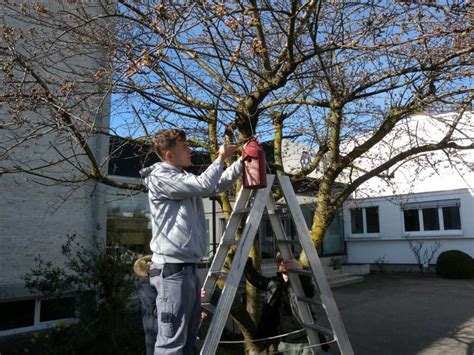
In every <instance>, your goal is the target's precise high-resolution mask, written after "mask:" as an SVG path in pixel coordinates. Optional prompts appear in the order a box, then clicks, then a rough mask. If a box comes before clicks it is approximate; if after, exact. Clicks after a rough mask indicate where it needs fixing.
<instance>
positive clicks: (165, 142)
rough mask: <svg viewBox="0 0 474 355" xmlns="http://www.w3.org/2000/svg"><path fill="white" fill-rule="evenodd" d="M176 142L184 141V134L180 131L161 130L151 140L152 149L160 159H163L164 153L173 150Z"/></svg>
mask: <svg viewBox="0 0 474 355" xmlns="http://www.w3.org/2000/svg"><path fill="white" fill-rule="evenodd" d="M178 141H183V142H185V141H186V133H185V132H184V131H183V130H181V129H162V130H161V131H158V133H156V134H155V135H154V136H153V138H152V139H151V143H152V145H153V149H154V150H155V152H156V154H158V156H159V157H160V158H162V159H164V152H165V151H166V150H168V149H171V148H173V147H174V146H175V145H176V142H178Z"/></svg>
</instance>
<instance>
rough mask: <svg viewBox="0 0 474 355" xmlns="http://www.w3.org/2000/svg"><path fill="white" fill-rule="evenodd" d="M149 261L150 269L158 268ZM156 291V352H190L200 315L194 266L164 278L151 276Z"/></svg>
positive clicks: (197, 282)
mask: <svg viewBox="0 0 474 355" xmlns="http://www.w3.org/2000/svg"><path fill="white" fill-rule="evenodd" d="M159 267H160V266H159V265H156V264H152V266H151V268H152V269H153V268H159ZM150 284H151V285H152V286H154V287H155V289H156V291H157V297H156V310H157V317H158V334H157V336H156V343H155V355H161V354H176V355H188V354H192V351H193V350H192V349H193V346H194V343H195V341H196V337H197V331H198V328H199V322H200V315H201V299H200V288H201V285H200V282H199V278H198V276H197V273H196V266H195V265H188V266H185V267H184V269H183V270H181V271H179V272H177V273H175V274H173V275H170V276H167V277H166V278H163V273H161V274H160V275H159V276H153V277H151V278H150Z"/></svg>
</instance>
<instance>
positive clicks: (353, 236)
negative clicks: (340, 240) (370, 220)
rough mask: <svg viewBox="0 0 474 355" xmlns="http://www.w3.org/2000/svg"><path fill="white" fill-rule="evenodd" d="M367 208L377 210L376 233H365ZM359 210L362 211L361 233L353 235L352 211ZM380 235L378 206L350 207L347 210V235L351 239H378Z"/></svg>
mask: <svg viewBox="0 0 474 355" xmlns="http://www.w3.org/2000/svg"><path fill="white" fill-rule="evenodd" d="M367 208H377V219H378V225H379V231H378V232H368V231H367V229H368V228H367V227H368V225H367ZM356 209H361V210H362V233H354V232H352V210H356ZM380 233H381V225H380V206H379V205H373V206H358V207H355V206H354V207H351V208H349V235H350V237H352V238H360V237H370V238H376V237H380Z"/></svg>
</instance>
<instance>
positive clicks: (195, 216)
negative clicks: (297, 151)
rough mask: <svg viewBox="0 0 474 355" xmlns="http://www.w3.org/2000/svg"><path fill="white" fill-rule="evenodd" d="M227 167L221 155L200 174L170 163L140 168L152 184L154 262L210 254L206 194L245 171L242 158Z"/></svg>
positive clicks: (148, 184) (191, 259) (227, 185)
mask: <svg viewBox="0 0 474 355" xmlns="http://www.w3.org/2000/svg"><path fill="white" fill-rule="evenodd" d="M223 169H224V162H223V161H222V159H220V158H217V159H216V160H215V161H214V162H213V163H212V164H211V165H210V166H209V167H208V168H207V169H206V171H204V172H203V173H202V174H201V175H199V176H196V175H194V174H191V173H188V172H186V171H184V170H183V171H182V170H179V169H177V168H175V167H174V166H172V165H169V164H167V163H156V164H154V165H152V166H150V167H148V168H145V169H142V170H141V171H140V174H141V175H142V177H143V178H144V184H145V186H146V187H147V188H148V198H149V202H150V210H151V215H152V233H153V236H152V239H151V242H150V248H151V250H152V252H153V257H152V261H153V262H154V263H157V264H164V263H195V262H197V261H198V260H199V258H201V257H203V256H204V255H206V253H207V246H208V239H209V237H208V235H207V233H206V225H205V216H204V205H203V202H202V198H203V197H207V196H211V195H215V194H218V193H220V192H223V191H225V190H227V189H228V188H230V187H231V186H232V184H233V182H234V181H235V180H236V179H237V178H238V177H239V176H240V174H241V173H242V162H241V161H240V159H239V160H237V161H236V162H234V163H233V164H232V165H231V166H230V167H229V168H227V169H226V170H225V171H224V172H223Z"/></svg>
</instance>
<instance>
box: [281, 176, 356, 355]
mask: <svg viewBox="0 0 474 355" xmlns="http://www.w3.org/2000/svg"><path fill="white" fill-rule="evenodd" d="M277 178H278V182H279V184H280V187H281V189H282V192H283V196H284V197H285V200H286V203H287V205H288V210H289V211H290V214H291V216H292V218H293V221H294V222H295V225H296V230H297V232H298V236H299V239H300V242H301V245H302V247H303V250H304V251H305V253H306V256H307V258H308V261H309V264H310V266H311V270H312V271H313V274H314V277H315V278H316V283H317V285H318V288H319V291H320V295H321V301H322V303H323V305H324V307H323V308H324V310H325V311H326V315H327V317H328V319H329V322H330V324H331V327H332V329H333V331H334V335H335V339H336V340H337V342H338V344H339V348H340V350H341V352H342V354H344V355H352V354H354V351H353V350H352V346H351V343H350V341H349V337H348V335H347V332H346V329H345V327H344V323H343V321H342V318H341V315H340V313H339V310H338V308H337V305H336V302H335V300H334V296H333V293H332V291H331V287H330V286H329V282H328V281H327V278H326V274H325V273H324V269H323V267H322V264H321V260H320V259H319V256H318V253H317V252H316V248H315V247H314V245H313V242H312V240H311V235H310V233H309V230H308V227H307V225H306V221H305V219H304V216H303V213H302V211H301V208H300V207H299V204H298V201H297V199H296V194H295V192H294V190H293V188H292V186H291V182H290V179H289V178H288V176H278V177H277Z"/></svg>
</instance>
